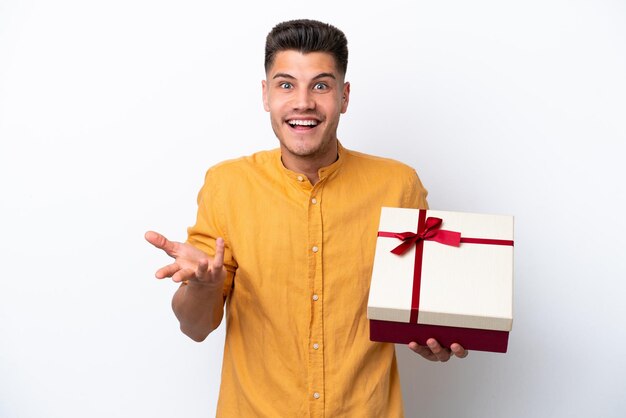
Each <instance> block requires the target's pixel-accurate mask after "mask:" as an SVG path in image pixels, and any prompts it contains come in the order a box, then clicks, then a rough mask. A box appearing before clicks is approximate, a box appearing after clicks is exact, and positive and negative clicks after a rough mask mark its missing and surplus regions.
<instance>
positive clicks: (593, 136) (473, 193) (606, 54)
mask: <svg viewBox="0 0 626 418" xmlns="http://www.w3.org/2000/svg"><path fill="white" fill-rule="evenodd" d="M337 3H338V2H335V1H330V2H327V1H316V2H289V1H282V2H279V1H266V2H252V1H250V2H237V1H231V2H228V3H216V2H209V1H200V0H197V1H190V0H179V1H172V0H169V1H164V0H160V1H154V0H153V1H147V0H145V1H142V0H109V1H81V0H74V1H71V0H57V1H54V2H51V1H44V0H30V1H29V0H21V1H17V0H2V1H1V2H0V211H1V216H0V257H1V260H0V275H1V277H0V416H1V417H3V418H17V417H19V418H31V417H32V418H39V417H59V418H60V417H63V418H68V417H70V418H73V417H76V418H78V417H81V418H82V417H133V418H134V417H181V416H184V417H207V416H212V415H213V414H214V411H215V406H216V398H217V392H218V382H219V375H220V367H221V354H222V352H221V350H222V344H223V329H222V328H220V329H219V330H218V331H217V332H216V333H215V334H213V335H212V336H211V337H210V338H209V339H208V340H207V341H205V342H204V343H202V344H197V343H194V342H192V341H191V340H189V339H187V338H186V337H184V336H183V335H182V334H181V333H180V332H179V330H178V325H177V322H176V320H175V318H174V316H173V314H172V313H171V311H170V299H171V295H172V294H173V292H174V290H175V287H176V286H175V285H174V284H172V283H171V282H167V281H163V282H159V281H157V280H155V279H154V278H153V273H154V271H155V269H156V268H157V267H158V266H160V265H162V264H164V263H165V262H166V261H167V257H164V256H163V255H161V254H159V253H158V252H157V251H156V250H154V249H153V248H151V247H150V246H149V245H148V244H147V243H145V242H144V240H143V233H144V231H145V230H147V229H155V230H158V231H161V232H163V233H165V234H166V235H168V236H170V237H171V238H173V239H178V240H183V239H184V238H185V236H186V235H185V228H186V227H187V226H189V225H191V224H193V222H194V219H195V210H196V206H195V198H196V194H197V192H198V189H199V187H200V186H201V183H202V179H203V176H204V172H205V170H206V168H208V167H209V166H210V165H213V164H215V163H217V162H219V161H221V160H223V159H226V158H233V157H237V156H240V155H245V154H249V153H251V152H253V151H256V150H259V149H268V148H273V147H275V146H276V144H277V141H276V139H275V138H274V136H273V134H272V131H271V129H270V125H269V119H268V116H267V114H266V113H265V112H263V110H262V105H261V82H260V80H261V79H262V78H263V76H264V72H263V67H262V62H263V46H264V38H265V35H266V34H267V32H268V31H269V30H270V29H271V27H272V26H273V25H274V24H275V23H277V22H279V21H282V20H286V19H291V18H300V17H309V18H317V19H321V20H324V21H328V22H331V23H333V24H335V25H337V26H338V27H340V28H341V29H342V30H344V32H345V33H346V34H347V36H348V39H349V46H350V64H349V70H348V79H349V80H350V81H351V82H352V95H351V103H350V109H349V110H348V113H347V114H346V115H344V117H343V120H342V123H341V127H340V132H339V137H340V139H341V140H342V142H343V143H344V145H345V146H346V147H348V148H352V149H358V150H361V151H364V152H368V153H373V154H378V155H383V156H388V157H392V158H396V159H399V160H402V161H404V162H406V163H409V164H411V165H413V166H414V167H416V169H417V170H418V172H419V174H420V176H421V178H422V180H423V182H424V184H425V185H426V186H427V188H428V189H429V191H430V195H429V202H430V205H431V207H432V208H436V209H443V210H459V211H470V212H472V211H475V212H486V213H503V214H513V215H515V216H516V247H515V249H516V284H515V320H514V325H513V332H512V333H511V338H510V345H509V353H507V354H505V355H498V354H489V353H480V352H472V353H471V354H470V356H469V358H468V359H466V360H464V361H461V360H458V359H455V360H452V361H451V362H450V363H448V364H435V363H428V362H426V361H424V360H422V359H420V358H418V357H417V356H415V355H413V353H411V352H409V350H408V349H407V348H406V347H402V346H399V347H397V351H398V353H399V357H400V367H401V373H402V380H403V390H404V394H405V404H406V408H407V416H408V417H417V416H420V417H454V416H458V417H481V418H485V417H494V418H496V417H618V416H620V417H621V416H622V413H623V411H624V410H625V409H626V400H625V393H626V360H625V351H624V350H625V347H626V326H625V325H626V324H625V321H624V318H626V308H625V305H626V304H625V303H624V302H623V300H624V298H625V296H626V284H625V283H626V282H625V280H626V261H625V260H626V256H625V254H624V251H625V245H624V243H625V233H626V225H625V223H626V221H625V219H626V218H625V209H626V201H625V198H624V187H623V182H624V179H626V169H625V168H624V163H623V160H624V157H625V156H626V155H625V152H624V148H625V144H626V126H625V120H626V81H625V80H626V3H625V2H623V1H592V0H589V1H535V0H532V1H524V2H522V1H519V2H504V1H484V0H476V1H462V0H459V1H437V2H433V1H406V2H401V1H395V0H385V1H383V2H376V3H374V5H371V4H368V3H365V2H350V3H348V2H345V4H343V3H342V4H337ZM251 349H254V347H251ZM261 384H262V383H261ZM355 385H358V382H355Z"/></svg>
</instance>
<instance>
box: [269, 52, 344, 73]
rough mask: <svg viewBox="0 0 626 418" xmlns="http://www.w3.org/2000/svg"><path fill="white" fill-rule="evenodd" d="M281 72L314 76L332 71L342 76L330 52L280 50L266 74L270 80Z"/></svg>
mask: <svg viewBox="0 0 626 418" xmlns="http://www.w3.org/2000/svg"><path fill="white" fill-rule="evenodd" d="M279 73H283V74H289V75H291V76H293V77H296V78H308V77H311V78H312V77H315V76H316V75H318V74H321V73H330V74H333V75H334V76H335V78H337V79H339V78H340V74H339V71H338V70H337V64H336V62H335V58H334V57H333V56H332V54H330V53H328V52H308V53H304V54H303V53H302V52H300V51H295V50H287V51H280V52H278V53H277V54H276V55H275V56H274V62H273V63H272V66H271V67H270V69H269V70H268V72H267V74H266V75H267V78H268V80H269V79H272V78H273V77H274V76H275V75H276V74H279Z"/></svg>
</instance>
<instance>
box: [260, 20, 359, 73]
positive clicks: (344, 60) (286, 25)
mask: <svg viewBox="0 0 626 418" xmlns="http://www.w3.org/2000/svg"><path fill="white" fill-rule="evenodd" d="M288 50H295V51H299V52H301V53H303V54H306V53H309V52H328V53H330V54H331V55H332V56H333V57H334V58H335V63H336V64H337V69H338V70H339V71H340V72H341V74H342V75H345V74H346V70H347V69H348V40H347V39H346V35H344V33H343V32H342V31H340V30H339V29H337V28H336V27H334V26H332V25H329V24H328V23H322V22H319V21H317V20H309V19H299V20H290V21H287V22H282V23H279V24H278V25H276V26H274V28H273V29H272V30H271V32H270V33H269V34H268V35H267V38H266V40H265V71H266V72H267V71H268V70H269V69H270V67H271V66H272V64H273V63H274V57H275V56H276V54H277V53H278V52H281V51H288Z"/></svg>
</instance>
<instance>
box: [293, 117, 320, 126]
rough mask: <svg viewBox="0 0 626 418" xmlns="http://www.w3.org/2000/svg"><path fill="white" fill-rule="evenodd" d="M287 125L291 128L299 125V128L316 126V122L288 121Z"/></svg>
mask: <svg viewBox="0 0 626 418" xmlns="http://www.w3.org/2000/svg"><path fill="white" fill-rule="evenodd" d="M288 123H289V124H290V125H291V126H296V125H300V126H316V125H317V121H316V120H299V119H294V120H290V121H288Z"/></svg>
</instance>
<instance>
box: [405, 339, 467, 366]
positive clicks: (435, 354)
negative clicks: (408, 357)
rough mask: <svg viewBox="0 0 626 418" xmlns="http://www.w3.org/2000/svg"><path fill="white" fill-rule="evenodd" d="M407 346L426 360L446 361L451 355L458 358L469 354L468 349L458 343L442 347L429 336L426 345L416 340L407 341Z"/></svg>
mask: <svg viewBox="0 0 626 418" xmlns="http://www.w3.org/2000/svg"><path fill="white" fill-rule="evenodd" d="M409 348H410V349H411V350H413V351H415V352H416V353H417V354H419V355H420V356H422V357H424V358H425V359H426V360H430V361H441V362H446V361H448V360H450V358H451V357H452V356H457V357H459V358H465V357H467V355H468V354H469V351H467V350H466V349H464V348H463V347H462V346H461V345H460V344H457V343H454V344H452V345H451V346H450V348H449V349H448V348H445V347H442V346H441V345H440V344H439V342H438V341H437V340H435V339H434V338H429V339H428V340H427V341H426V345H419V344H418V343H416V342H411V343H409Z"/></svg>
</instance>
